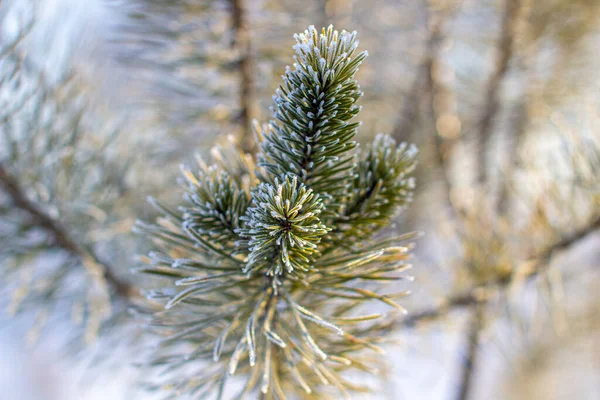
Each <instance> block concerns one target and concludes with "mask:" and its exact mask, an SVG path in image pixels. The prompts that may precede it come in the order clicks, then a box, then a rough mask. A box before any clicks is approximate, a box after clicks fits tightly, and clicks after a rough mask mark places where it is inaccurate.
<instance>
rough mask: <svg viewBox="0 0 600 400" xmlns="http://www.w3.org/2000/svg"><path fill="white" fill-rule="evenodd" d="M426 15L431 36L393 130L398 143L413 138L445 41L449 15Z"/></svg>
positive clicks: (425, 24) (426, 23) (425, 23)
mask: <svg viewBox="0 0 600 400" xmlns="http://www.w3.org/2000/svg"><path fill="white" fill-rule="evenodd" d="M424 13H425V20H424V22H423V26H425V27H427V28H428V32H429V35H428V37H427V41H426V43H425V54H424V56H423V59H422V60H421V63H420V65H419V67H418V69H417V73H416V75H415V78H414V81H413V84H412V86H411V88H410V91H409V93H408V96H406V99H405V100H404V107H403V109H402V112H401V117H400V118H399V119H398V122H397V123H396V124H395V126H394V128H393V129H392V136H393V137H394V138H396V139H397V140H398V141H408V140H410V138H411V136H412V133H413V130H414V128H415V126H416V122H417V116H418V111H419V103H420V99H421V97H422V96H423V97H424V96H425V95H426V94H427V92H428V91H431V84H430V80H431V79H430V78H431V72H432V68H433V65H434V64H435V63H436V60H437V59H438V57H439V48H440V45H441V44H442V42H443V40H444V35H443V27H444V25H445V22H446V20H447V15H441V16H439V17H438V18H433V15H432V14H431V13H430V12H429V11H428V10H424Z"/></svg>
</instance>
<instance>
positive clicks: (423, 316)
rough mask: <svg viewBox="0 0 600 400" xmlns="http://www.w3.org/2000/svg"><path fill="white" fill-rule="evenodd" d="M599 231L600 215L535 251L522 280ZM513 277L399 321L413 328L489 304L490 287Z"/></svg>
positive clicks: (506, 283)
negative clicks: (559, 253) (544, 247)
mask: <svg viewBox="0 0 600 400" xmlns="http://www.w3.org/2000/svg"><path fill="white" fill-rule="evenodd" d="M598 230H600V217H598V218H596V219H595V220H593V221H591V222H590V224H588V225H587V226H586V227H584V228H582V229H580V230H579V231H577V232H575V233H574V234H572V235H570V236H568V237H566V238H564V239H562V240H560V241H558V242H556V243H554V244H553V245H551V246H549V247H547V248H546V249H544V250H542V251H540V252H538V253H537V254H535V255H534V256H533V257H532V258H531V259H532V260H534V263H533V264H532V265H531V266H530V267H529V268H528V269H527V271H525V272H524V274H523V275H520V278H521V279H525V280H532V279H534V278H535V277H537V276H538V275H539V274H541V273H543V272H544V271H545V270H546V269H547V268H548V266H549V261H550V259H551V258H552V256H553V255H554V254H555V253H557V252H562V251H566V250H568V249H569V248H571V247H572V246H574V245H576V244H577V243H579V242H580V241H582V240H584V239H586V238H587V237H588V236H590V235H592V234H594V233H595V232H597V231H598ZM512 282H513V281H512V279H511V278H510V277H502V278H497V279H496V280H495V281H492V282H489V283H487V284H485V285H483V286H475V287H472V288H471V289H469V290H466V291H464V292H462V293H459V294H455V295H452V296H450V297H448V298H447V299H446V300H444V301H443V302H442V303H441V304H440V305H439V306H435V307H432V308H429V309H426V310H423V311H420V312H416V313H413V314H411V315H409V316H407V317H406V318H404V319H403V320H401V321H400V322H399V325H400V326H405V327H414V326H417V325H419V324H421V323H422V322H427V321H434V320H436V319H438V318H441V317H444V316H446V315H447V314H448V313H450V312H453V311H456V310H459V309H464V308H468V309H470V308H472V307H474V306H477V305H479V304H485V303H487V302H488V301H489V300H490V299H491V298H490V297H489V296H488V295H487V294H488V293H489V291H490V290H489V289H499V290H500V291H505V290H507V289H508V288H509V287H510V285H511V283H512Z"/></svg>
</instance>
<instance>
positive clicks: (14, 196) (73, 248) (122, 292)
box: [0, 164, 139, 299]
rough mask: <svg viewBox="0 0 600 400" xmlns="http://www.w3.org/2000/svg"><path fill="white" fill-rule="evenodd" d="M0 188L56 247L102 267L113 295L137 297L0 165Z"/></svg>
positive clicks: (136, 294) (128, 286)
mask: <svg viewBox="0 0 600 400" xmlns="http://www.w3.org/2000/svg"><path fill="white" fill-rule="evenodd" d="M0 187H1V188H2V189H3V190H4V191H5V192H6V193H7V194H8V195H9V196H10V198H11V200H12V202H13V204H14V205H15V206H16V207H18V208H19V209H21V210H23V211H25V212H26V213H28V214H29V216H30V218H31V220H32V222H33V223H34V224H35V225H36V226H39V227H40V228H41V229H43V230H45V231H46V232H48V233H49V234H50V235H51V236H52V239H53V242H54V244H55V245H56V246H58V247H60V248H62V249H63V250H65V251H67V252H69V253H70V254H72V255H73V256H76V257H78V258H79V259H81V260H82V261H84V260H86V259H90V258H91V260H93V262H95V263H96V264H98V265H99V266H100V267H102V271H103V277H104V279H105V280H106V282H107V283H108V284H109V285H110V286H111V287H112V288H113V289H114V291H115V293H116V294H117V295H119V296H120V297H122V298H124V299H132V298H134V297H137V296H138V295H139V294H138V291H137V289H136V288H135V287H133V286H132V285H131V284H130V283H128V282H127V281H124V280H122V279H121V278H119V277H118V276H117V275H116V274H115V272H114V271H113V269H112V267H111V266H109V265H108V264H107V263H105V262H102V261H100V259H99V258H98V256H97V255H96V254H94V253H93V252H92V251H90V250H87V249H85V248H83V247H82V246H80V245H79V244H77V242H76V241H75V240H73V238H72V237H71V236H70V235H69V233H68V232H67V230H66V229H65V227H64V226H63V225H62V224H61V223H60V221H57V220H56V219H54V218H52V217H50V216H49V215H48V214H47V213H46V212H45V211H43V210H42V209H40V208H39V207H38V206H37V205H36V204H34V203H33V202H31V201H30V200H29V199H28V198H27V196H26V195H25V193H24V191H23V189H22V188H21V186H20V185H19V183H18V182H17V180H16V179H15V178H14V177H12V176H11V175H10V174H9V173H8V171H7V170H6V169H5V167H4V166H3V165H1V164H0Z"/></svg>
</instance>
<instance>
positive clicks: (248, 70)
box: [230, 0, 256, 152]
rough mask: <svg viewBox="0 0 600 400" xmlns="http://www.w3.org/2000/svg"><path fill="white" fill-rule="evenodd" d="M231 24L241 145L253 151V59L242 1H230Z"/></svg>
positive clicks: (246, 149)
mask: <svg viewBox="0 0 600 400" xmlns="http://www.w3.org/2000/svg"><path fill="white" fill-rule="evenodd" d="M230 2H231V5H230V7H231V24H232V27H233V32H234V41H233V46H234V48H236V49H237V50H238V52H239V54H240V58H239V60H238V63H239V75H240V85H239V106H240V114H239V117H240V125H241V126H242V137H241V140H240V142H241V145H242V149H244V151H246V152H251V151H253V148H254V147H255V145H256V144H255V143H254V141H253V139H252V136H253V135H252V104H253V102H254V95H253V94H254V73H253V71H252V65H253V57H252V49H251V42H250V29H249V21H248V13H247V11H246V6H247V4H245V1H244V0H230Z"/></svg>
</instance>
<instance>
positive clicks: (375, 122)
mask: <svg viewBox="0 0 600 400" xmlns="http://www.w3.org/2000/svg"><path fill="white" fill-rule="evenodd" d="M329 24H333V25H334V26H335V28H336V29H346V30H357V31H358V33H359V39H360V49H361V50H365V49H366V50H368V51H369V57H368V59H367V60H366V62H365V63H364V64H363V65H362V66H361V69H360V72H359V74H358V80H359V82H360V84H361V87H362V89H363V91H364V92H365V96H364V97H363V98H362V99H361V100H360V104H361V105H362V106H363V111H362V113H361V120H362V122H363V125H362V127H361V130H360V137H359V138H358V140H359V141H361V140H367V139H370V138H372V137H373V136H374V135H375V134H377V133H379V132H388V133H392V134H393V135H394V136H395V137H396V138H397V139H398V140H401V141H407V142H413V143H416V144H417V145H418V146H419V148H420V150H421V154H420V158H419V167H418V169H417V173H416V175H417V193H416V196H415V199H414V201H413V204H412V205H411V206H410V207H409V208H408V210H406V211H405V212H404V213H403V214H402V215H401V216H400V217H399V218H398V219H397V221H396V222H395V223H394V225H393V226H392V227H390V229H392V230H397V231H399V232H407V231H411V230H418V231H423V232H424V233H425V235H424V236H423V237H422V238H420V239H419V240H418V241H417V242H416V249H415V257H414V261H413V264H414V269H413V271H414V272H413V273H414V276H415V282H414V283H412V284H411V285H410V286H411V287H410V289H411V290H412V291H413V294H412V295H411V296H409V297H408V298H407V299H406V300H405V302H404V303H403V304H404V305H405V306H406V308H407V309H408V311H409V313H408V315H407V316H406V317H405V318H398V322H397V323H396V325H397V326H396V327H397V329H396V331H395V333H394V339H397V344H396V345H394V346H390V347H389V348H388V354H389V364H390V365H389V369H388V370H387V372H386V374H387V379H386V380H387V382H388V386H387V387H385V388H383V389H382V392H383V394H381V395H377V396H375V395H374V396H373V397H372V398H390V399H456V400H461V399H548V400H551V399H597V398H600V308H599V306H600V294H599V291H600V265H599V264H600V72H599V71H600V57H599V56H598V52H597V49H598V47H599V46H600V1H598V0H462V1H461V0H438V1H436V0H373V1H357V0H305V1H301V2H298V1H291V0H279V1H269V0H256V1H249V0H173V1H166V0H88V1H78V0H42V1H34V0H31V1H29V0H12V1H11V0H2V1H0V124H1V125H0V131H1V132H0V133H1V134H2V135H0V166H1V167H2V168H1V169H0V241H1V242H0V263H1V264H0V265H1V268H2V269H1V272H0V307H2V312H1V313H0V393H2V395H0V397H2V398H6V399H19V400H21V399H22V400H27V399H35V400H54V399H60V400H63V399H75V398H77V399H105V398H114V399H120V398H123V399H124V398H142V399H143V398H152V397H151V396H150V395H149V394H146V393H143V392H140V391H139V390H136V387H135V381H136V379H137V376H138V374H139V372H138V371H137V370H136V368H135V367H134V366H133V364H134V363H135V361H136V356H138V354H137V353H138V352H137V350H136V344H138V342H139V341H138V338H139V335H140V333H139V332H138V328H137V324H136V323H135V318H128V314H127V312H126V311H125V310H126V308H127V302H124V301H122V300H118V298H121V299H128V300H132V299H133V300H132V301H135V295H134V294H132V293H133V292H134V291H135V290H134V288H133V287H134V286H140V285H138V282H137V279H141V278H139V277H138V276H137V275H135V276H131V275H129V270H130V269H131V268H132V267H133V266H135V262H136V261H135V257H134V256H133V255H134V254H143V253H144V252H145V250H146V248H145V246H146V244H144V243H143V242H142V240H141V239H140V238H139V237H137V236H135V235H134V234H132V233H131V230H132V227H133V224H134V223H135V220H136V219H137V218H151V217H152V211H150V207H148V206H147V204H146V202H145V198H146V196H148V195H153V196H155V197H156V198H158V199H160V200H161V201H163V202H164V203H166V204H176V201H177V200H178V199H179V197H180V195H181V191H180V190H179V184H178V183H177V177H178V175H179V165H180V164H181V163H186V162H188V161H190V160H192V159H193V156H194V153H195V152H198V153H200V154H203V153H207V152H208V151H210V148H211V147H212V146H213V144H216V143H220V142H221V143H223V142H226V141H227V140H230V139H228V136H234V137H237V138H238V139H239V140H240V142H241V143H242V145H243V146H244V147H245V148H246V149H247V150H250V151H251V150H252V149H253V139H252V134H251V126H252V120H253V119H255V118H256V119H258V120H259V121H265V120H267V119H269V118H270V116H271V114H270V111H269V106H270V104H271V95H272V94H273V93H274V90H275V88H276V87H277V85H278V84H279V82H280V80H281V78H280V75H281V74H282V73H283V72H284V71H285V66H286V64H289V63H290V60H291V57H292V55H293V50H292V48H291V46H292V43H293V41H292V35H293V34H294V33H296V32H300V31H302V30H304V29H305V28H306V27H307V26H308V25H315V26H317V27H321V26H327V25H329ZM49 238H50V239H49ZM106 270H110V271H111V273H110V274H106V273H102V271H106ZM99 271H101V272H99ZM111 294H115V296H114V297H116V298H117V300H112V299H111V297H113V296H111ZM99 333H102V335H98V334H99ZM98 359H102V360H103V362H101V363H98V362H97V361H98ZM124 361H125V362H124ZM367 398H370V397H367Z"/></svg>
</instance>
